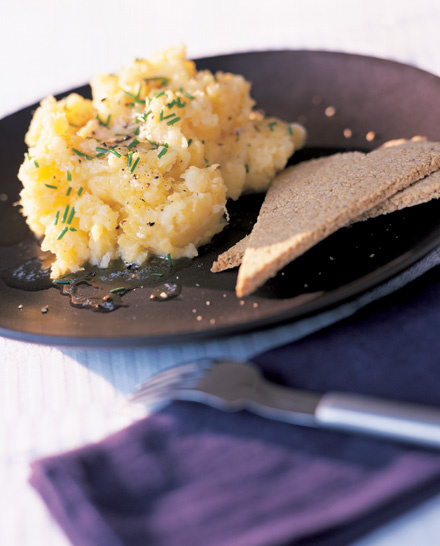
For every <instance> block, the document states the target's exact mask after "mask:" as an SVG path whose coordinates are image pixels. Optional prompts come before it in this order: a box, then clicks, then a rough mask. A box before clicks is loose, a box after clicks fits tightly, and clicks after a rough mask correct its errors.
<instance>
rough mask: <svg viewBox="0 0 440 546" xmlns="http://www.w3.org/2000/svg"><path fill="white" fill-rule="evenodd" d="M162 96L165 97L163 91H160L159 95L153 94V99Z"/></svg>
mask: <svg viewBox="0 0 440 546" xmlns="http://www.w3.org/2000/svg"><path fill="white" fill-rule="evenodd" d="M162 95H165V91H161V92H160V93H154V96H155V98H156V99H157V98H158V97H161V96H162Z"/></svg>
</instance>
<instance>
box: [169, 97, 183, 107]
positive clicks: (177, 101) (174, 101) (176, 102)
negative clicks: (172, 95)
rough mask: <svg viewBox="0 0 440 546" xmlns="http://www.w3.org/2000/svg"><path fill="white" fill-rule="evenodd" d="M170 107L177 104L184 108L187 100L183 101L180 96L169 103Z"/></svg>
mask: <svg viewBox="0 0 440 546" xmlns="http://www.w3.org/2000/svg"><path fill="white" fill-rule="evenodd" d="M167 106H168V108H170V109H171V108H172V107H173V106H177V107H178V108H183V107H184V106H186V102H182V101H181V100H180V97H177V99H174V100H172V101H171V102H170V103H169V104H167Z"/></svg>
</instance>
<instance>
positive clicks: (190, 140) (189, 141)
mask: <svg viewBox="0 0 440 546" xmlns="http://www.w3.org/2000/svg"><path fill="white" fill-rule="evenodd" d="M192 141H193V139H192V138H190V139H189V140H188V148H189V147H190V146H191V142H192Z"/></svg>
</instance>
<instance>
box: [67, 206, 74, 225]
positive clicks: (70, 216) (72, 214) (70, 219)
mask: <svg viewBox="0 0 440 546" xmlns="http://www.w3.org/2000/svg"><path fill="white" fill-rule="evenodd" d="M74 216H75V207H72V208H71V209H70V214H69V218H67V222H66V224H71V223H72V220H73V217H74Z"/></svg>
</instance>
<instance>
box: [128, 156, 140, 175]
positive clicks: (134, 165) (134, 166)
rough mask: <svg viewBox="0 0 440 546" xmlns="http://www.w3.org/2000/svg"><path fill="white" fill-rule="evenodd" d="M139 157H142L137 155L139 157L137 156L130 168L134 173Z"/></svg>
mask: <svg viewBox="0 0 440 546" xmlns="http://www.w3.org/2000/svg"><path fill="white" fill-rule="evenodd" d="M139 159H140V158H139V157H137V158H136V161H135V162H134V163H133V167H132V168H131V169H130V172H131V174H133V173H134V170H135V169H136V167H137V164H138V163H139Z"/></svg>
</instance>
